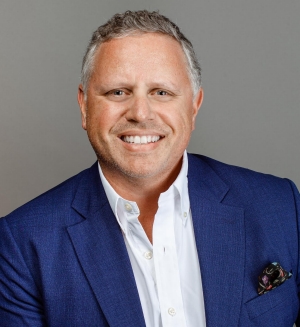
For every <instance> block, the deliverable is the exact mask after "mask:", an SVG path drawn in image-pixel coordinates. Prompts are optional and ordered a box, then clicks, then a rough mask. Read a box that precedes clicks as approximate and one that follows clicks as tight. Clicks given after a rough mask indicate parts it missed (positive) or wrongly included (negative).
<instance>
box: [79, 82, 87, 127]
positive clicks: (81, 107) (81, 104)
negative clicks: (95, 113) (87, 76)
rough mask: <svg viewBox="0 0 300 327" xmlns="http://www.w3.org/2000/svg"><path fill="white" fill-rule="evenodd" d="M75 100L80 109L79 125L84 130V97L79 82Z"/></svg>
mask: <svg viewBox="0 0 300 327" xmlns="http://www.w3.org/2000/svg"><path fill="white" fill-rule="evenodd" d="M77 101H78V104H79V107H80V111H81V125H82V128H83V129H85V130H86V110H87V108H86V99H85V96H84V92H83V86H82V84H80V85H79V86H78V93H77Z"/></svg>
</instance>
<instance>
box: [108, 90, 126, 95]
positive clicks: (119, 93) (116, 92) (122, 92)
mask: <svg viewBox="0 0 300 327" xmlns="http://www.w3.org/2000/svg"><path fill="white" fill-rule="evenodd" d="M110 93H111V94H113V95H116V96H121V95H124V91H122V90H113V91H111V92H110Z"/></svg>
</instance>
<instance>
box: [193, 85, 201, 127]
mask: <svg viewBox="0 0 300 327" xmlns="http://www.w3.org/2000/svg"><path fill="white" fill-rule="evenodd" d="M202 101H203V89H202V87H200V89H199V91H198V93H197V94H196V96H195V97H194V100H193V126H192V130H194V129H195V122H196V117H197V114H198V112H199V109H200V107H201V105H202Z"/></svg>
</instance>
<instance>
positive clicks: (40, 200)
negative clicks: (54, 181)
mask: <svg viewBox="0 0 300 327" xmlns="http://www.w3.org/2000/svg"><path fill="white" fill-rule="evenodd" d="M96 169H97V166H96V164H94V165H93V166H92V167H90V168H88V169H85V170H83V171H81V172H80V173H78V174H77V175H75V176H73V177H71V178H69V179H67V180H66V181H64V182H62V183H61V184H59V185H57V186H55V187H54V188H52V189H50V190H48V191H47V192H45V193H43V194H41V195H39V196H38V197H36V198H35V199H33V200H31V201H29V202H27V203H26V204H24V205H22V206H21V207H19V208H17V209H16V210H14V211H13V212H11V213H10V214H8V215H7V216H6V217H3V218H1V219H0V222H4V221H6V222H7V223H8V224H9V225H11V226H14V225H23V224H24V225H26V226H35V225H47V224H48V223H50V221H51V224H54V225H55V218H56V217H59V219H58V220H57V222H58V223H59V224H64V223H68V221H69V220H70V216H69V214H68V212H71V211H70V210H68V209H69V208H70V207H71V204H72V201H73V199H74V196H75V194H76V192H77V189H78V185H79V184H80V183H81V181H82V180H84V179H88V178H90V175H91V174H92V173H93V172H95V171H96ZM62 213H63V214H62ZM50 218H51V219H50Z"/></svg>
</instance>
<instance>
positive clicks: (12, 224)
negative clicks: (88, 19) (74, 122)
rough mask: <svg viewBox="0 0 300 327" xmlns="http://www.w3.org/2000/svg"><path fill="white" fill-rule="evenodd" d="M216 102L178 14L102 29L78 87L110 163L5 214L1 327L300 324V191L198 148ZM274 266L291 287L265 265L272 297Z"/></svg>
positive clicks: (85, 122)
mask: <svg viewBox="0 0 300 327" xmlns="http://www.w3.org/2000/svg"><path fill="white" fill-rule="evenodd" d="M202 98H203V91H202V88H201V82H200V67H199V64H198V62H197V59H196V57H195V54H194V51H193V48H192V45H191V43H190V42H189V41H188V40H187V39H186V38H185V37H184V35H183V34H182V33H181V32H180V31H179V29H178V27H177V26H176V25H174V24H173V23H172V22H171V21H170V20H169V19H167V18H166V17H164V16H161V15H159V14H158V13H156V12H154V13H149V12H147V11H138V12H129V11H128V12H126V13H124V14H118V15H115V16H114V17H113V18H112V19H111V20H109V21H108V22H107V23H106V24H105V25H103V26H101V27H99V28H98V30H97V31H96V32H95V33H94V34H93V37H92V39H91V42H90V44H89V46H88V49H87V52H86V55H85V57H84V61H83V68H82V84H81V85H80V86H79V91H78V102H79V106H80V109H81V116H82V126H83V128H84V129H85V130H86V131H87V134H88V137H89V140H90V142H91V144H92V146H93V148H94V150H95V153H96V155H97V159H98V162H97V163H96V164H94V165H93V166H92V167H91V168H90V169H87V170H85V171H83V172H81V173H80V174H78V175H76V176H74V177H73V178H71V179H69V180H67V181H66V182H64V183H62V184H61V185H59V186H57V187H56V188H54V189H52V190H50V191H48V192H47V193H45V194H43V195H41V196H40V197H38V198H36V199H35V200H33V201H31V202H29V203H28V204H26V205H24V206H23V207H21V208H19V209H17V210H16V211H14V212H13V213H11V214H10V215H8V216H7V217H5V218H3V219H1V220H0V233H1V234H0V235H1V240H0V243H1V245H0V258H1V259H0V260H1V262H0V263H1V268H0V282H1V292H0V294H1V295H0V321H1V322H0V325H1V326H7V327H8V326H9V327H12V326H31V327H32V326H115V327H116V326H122V327H124V326H125V327H130V326H132V327H137V326H164V327H165V326H172V327H174V326H175V327H176V326H180V327H184V326H187V327H191V326H193V327H195V326H197V327H198V326H209V327H212V326H218V327H219V326H226V327H228V326H230V327H234V326H242V327H245V326H246V327H247V326H249V327H250V326H274V325H276V326H285V327H286V326H292V325H293V323H294V322H296V321H297V316H298V311H299V300H298V285H299V276H300V273H299V238H298V236H299V235H298V228H299V227H298V219H299V210H300V196H299V192H298V191H297V189H296V187H295V186H294V185H293V183H292V182H290V181H288V180H283V179H279V178H276V177H273V176H269V175H263V174H259V173H255V172H251V171H249V170H246V169H242V168H237V167H233V166H229V165H225V164H222V163H219V162H217V161H215V160H212V159H209V158H206V157H203V156H199V155H187V154H186V152H185V149H186V147H187V145H188V142H189V139H190V136H191V132H192V130H193V129H194V125H195V119H196V116H197V113H198V110H199V108H200V106H201V102H202ZM272 262H278V263H279V264H280V269H279V270H278V271H280V272H281V273H282V276H281V281H282V282H283V283H282V284H281V285H279V286H278V287H277V288H276V289H271V288H272V283H271V285H269V284H267V281H266V278H269V277H270V276H268V277H267V272H265V275H263V276H262V279H261V280H262V281H263V283H266V287H267V286H268V287H267V289H268V290H269V289H271V291H269V292H263V293H266V294H262V295H259V294H258V277H259V275H261V273H262V272H263V270H264V269H265V268H266V267H267V266H268V265H269V264H270V263H272ZM276 273H277V272H275V275H276ZM289 273H290V274H291V276H290V275H289ZM273 275H274V274H273ZM271 277H272V276H271ZM273 277H274V276H273ZM275 277H278V276H277V275H276V276H275ZM275 279H276V278H275ZM274 283H275V281H274Z"/></svg>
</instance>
